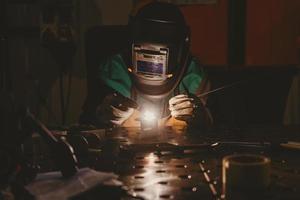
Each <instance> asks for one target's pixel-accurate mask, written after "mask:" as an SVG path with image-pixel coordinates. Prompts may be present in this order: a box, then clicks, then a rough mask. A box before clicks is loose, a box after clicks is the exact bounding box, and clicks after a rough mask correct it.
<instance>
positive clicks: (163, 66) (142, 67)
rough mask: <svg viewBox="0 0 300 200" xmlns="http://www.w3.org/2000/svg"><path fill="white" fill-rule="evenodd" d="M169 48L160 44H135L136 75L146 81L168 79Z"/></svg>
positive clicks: (134, 65) (133, 55) (133, 57)
mask: <svg viewBox="0 0 300 200" xmlns="http://www.w3.org/2000/svg"><path fill="white" fill-rule="evenodd" d="M168 60H169V49H168V48H167V46H165V45H159V44H149V43H143V44H133V46H132V61H133V70H134V73H135V74H136V76H138V77H139V78H141V79H144V80H145V81H147V80H148V81H150V82H151V81H153V82H154V83H155V81H164V80H166V79H167V72H168Z"/></svg>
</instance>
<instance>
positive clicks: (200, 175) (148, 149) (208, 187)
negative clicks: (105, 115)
mask: <svg viewBox="0 0 300 200" xmlns="http://www.w3.org/2000/svg"><path fill="white" fill-rule="evenodd" d="M110 134H111V135H110ZM108 135H110V136H111V139H112V141H116V144H119V145H120V146H119V147H120V148H119V150H118V155H117V156H116V157H114V159H115V162H114V163H113V169H114V171H115V172H116V173H118V174H119V175H120V179H121V180H122V181H123V182H124V184H125V185H126V186H127V187H128V192H129V193H130V194H131V195H133V196H135V197H140V198H142V199H220V197H221V167H222V166H221V160H222V158H223V157H224V156H225V155H229V154H234V153H254V154H263V155H266V156H269V157H270V158H271V159H272V173H271V179H272V183H271V186H270V187H269V189H268V190H267V191H265V192H264V193H260V194H258V196H256V197H257V198H261V199H298V198H299V197H300V184H299V181H300V160H299V158H298V155H299V152H291V151H286V150H284V149H278V148H277V146H276V147H273V146H271V145H270V143H269V142H268V141H269V140H266V138H265V137H266V135H265V136H263V135H261V137H258V136H255V137H254V135H252V136H251V135H250V136H249V137H253V138H252V142H251V139H248V138H246V137H244V138H242V137H241V138H240V139H236V140H234V141H233V140H232V139H233V138H234V136H233V135H231V136H230V134H227V136H228V137H225V139H221V138H217V137H215V138H214V137H213V136H209V138H210V139H208V138H207V135H206V136H205V137H204V136H201V137H200V136H199V135H198V136H196V137H195V135H189V134H188V133H187V131H186V130H181V131H180V130H178V129H177V130H172V129H165V130H160V131H157V132H140V131H139V130H136V129H132V130H113V131H112V132H111V133H108ZM275 135H276V134H275V133H274V136H275ZM235 138H236V137H235ZM230 139H231V140H230ZM261 139H263V140H264V141H263V142H261V141H260V140H261ZM273 139H274V138H273ZM277 139H278V137H277ZM239 141H241V142H239ZM254 141H258V142H254ZM216 142H219V143H216ZM117 146H118V145H116V147H117ZM241 198H242V199H243V198H244V199H246V197H243V196H241Z"/></svg>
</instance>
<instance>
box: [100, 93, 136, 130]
mask: <svg viewBox="0 0 300 200" xmlns="http://www.w3.org/2000/svg"><path fill="white" fill-rule="evenodd" d="M135 108H137V105H136V104H135V102H134V101H132V100H130V99H128V98H126V97H123V96H122V95H120V94H118V93H117V92H115V93H113V94H111V95H108V96H106V97H105V98H104V100H103V101H102V103H101V104H100V105H99V106H98V108H97V111H96V113H97V114H96V116H97V117H98V118H99V119H98V120H99V121H101V122H103V123H104V124H106V125H109V124H113V125H116V126H121V125H122V124H123V123H124V121H125V120H127V119H128V118H129V117H130V116H131V115H132V114H133V112H134V109H135Z"/></svg>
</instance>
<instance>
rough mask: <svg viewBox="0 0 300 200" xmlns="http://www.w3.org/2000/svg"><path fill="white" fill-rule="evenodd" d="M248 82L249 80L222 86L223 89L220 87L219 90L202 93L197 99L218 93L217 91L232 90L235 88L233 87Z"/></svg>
mask: <svg viewBox="0 0 300 200" xmlns="http://www.w3.org/2000/svg"><path fill="white" fill-rule="evenodd" d="M246 81H248V79H247V80H240V81H236V82H233V83H230V84H227V85H224V86H222V87H219V88H216V89H213V90H210V91H208V92H204V93H202V94H199V95H197V97H199V98H201V97H204V96H207V95H209V94H212V93H215V92H217V91H220V90H224V89H227V88H231V87H233V86H236V85H239V84H241V83H244V82H246Z"/></svg>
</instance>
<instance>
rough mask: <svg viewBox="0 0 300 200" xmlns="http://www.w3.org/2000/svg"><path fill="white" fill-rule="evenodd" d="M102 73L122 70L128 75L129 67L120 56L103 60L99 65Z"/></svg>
mask: <svg viewBox="0 0 300 200" xmlns="http://www.w3.org/2000/svg"><path fill="white" fill-rule="evenodd" d="M99 70H100V72H113V71H119V70H122V71H124V72H126V73H127V66H126V64H125V62H124V60H123V58H122V56H121V55H120V54H116V55H113V56H111V57H108V58H106V59H104V60H102V61H101V62H100V64H99Z"/></svg>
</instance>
